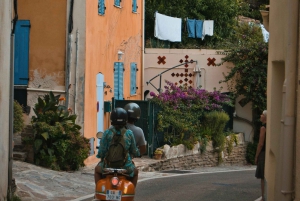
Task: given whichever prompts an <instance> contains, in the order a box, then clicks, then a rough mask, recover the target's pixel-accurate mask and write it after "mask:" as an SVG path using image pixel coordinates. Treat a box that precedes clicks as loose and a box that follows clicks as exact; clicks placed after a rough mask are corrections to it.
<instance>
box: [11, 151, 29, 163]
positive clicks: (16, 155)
mask: <svg viewBox="0 0 300 201" xmlns="http://www.w3.org/2000/svg"><path fill="white" fill-rule="evenodd" d="M26 157H27V153H25V152H17V151H14V152H13V159H14V160H19V161H25V160H26Z"/></svg>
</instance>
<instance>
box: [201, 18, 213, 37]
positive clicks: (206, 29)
mask: <svg viewBox="0 0 300 201" xmlns="http://www.w3.org/2000/svg"><path fill="white" fill-rule="evenodd" d="M205 35H208V36H213V35H214V21H213V20H204V22H203V29H202V40H203V39H204V37H205Z"/></svg>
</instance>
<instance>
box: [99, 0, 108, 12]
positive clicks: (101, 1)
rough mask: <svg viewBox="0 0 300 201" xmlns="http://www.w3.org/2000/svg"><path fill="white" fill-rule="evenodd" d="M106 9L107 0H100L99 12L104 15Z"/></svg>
mask: <svg viewBox="0 0 300 201" xmlns="http://www.w3.org/2000/svg"><path fill="white" fill-rule="evenodd" d="M105 9H106V8H105V0H98V14H99V15H104V14H105Z"/></svg>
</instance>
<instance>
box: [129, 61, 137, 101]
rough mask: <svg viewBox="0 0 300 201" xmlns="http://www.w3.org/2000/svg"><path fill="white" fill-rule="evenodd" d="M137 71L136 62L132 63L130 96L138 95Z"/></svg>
mask: <svg viewBox="0 0 300 201" xmlns="http://www.w3.org/2000/svg"><path fill="white" fill-rule="evenodd" d="M136 71H137V65H136V63H135V62H133V63H130V95H135V94H136V89H137V87H136Z"/></svg>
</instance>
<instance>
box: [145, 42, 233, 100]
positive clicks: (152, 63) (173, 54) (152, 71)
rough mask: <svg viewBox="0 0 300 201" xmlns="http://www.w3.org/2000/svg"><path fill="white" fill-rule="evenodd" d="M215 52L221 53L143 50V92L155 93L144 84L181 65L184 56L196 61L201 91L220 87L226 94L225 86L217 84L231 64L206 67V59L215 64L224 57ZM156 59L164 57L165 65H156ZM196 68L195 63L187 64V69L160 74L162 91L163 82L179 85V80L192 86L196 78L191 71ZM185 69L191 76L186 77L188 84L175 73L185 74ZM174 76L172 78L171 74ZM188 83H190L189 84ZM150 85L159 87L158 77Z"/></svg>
mask: <svg viewBox="0 0 300 201" xmlns="http://www.w3.org/2000/svg"><path fill="white" fill-rule="evenodd" d="M217 52H221V51H219V50H198V49H149V48H146V49H145V63H144V65H145V76H144V86H145V88H144V90H149V91H153V92H155V93H157V91H156V90H155V88H154V87H153V86H151V85H150V84H148V85H147V84H146V82H148V81H149V80H150V79H152V78H153V77H154V76H156V75H158V74H160V73H161V72H163V71H164V70H167V69H169V68H171V67H173V66H176V65H179V64H181V62H180V60H183V62H184V61H185V60H186V58H185V57H186V56H188V58H187V60H188V61H191V60H194V61H197V62H198V65H199V67H200V69H201V85H202V88H203V89H206V90H208V91H213V90H214V88H216V89H217V90H219V89H220V88H221V87H223V89H222V90H221V91H222V92H227V91H228V90H227V84H226V83H222V84H219V81H220V80H222V79H224V76H223V74H222V73H223V72H225V73H226V72H228V69H227V66H232V64H229V63H226V64H224V65H222V66H219V67H216V66H212V65H210V66H209V65H208V62H209V61H208V58H210V59H215V62H214V63H215V64H217V63H220V62H221V58H222V57H224V55H221V54H218V53H217ZM158 57H166V58H165V59H164V61H165V64H163V63H160V64H159V63H158V62H159V59H158ZM195 66H196V63H193V64H190V63H189V64H188V67H187V68H186V67H185V66H184V65H182V66H179V67H177V68H174V69H172V70H170V71H168V72H166V73H164V74H162V82H161V86H162V89H163V86H165V80H168V81H171V82H173V83H175V82H177V83H179V81H180V80H182V81H183V83H188V86H193V87H194V83H195V82H196V80H195V79H196V77H195V76H194V74H193V70H194V68H195ZM185 69H188V72H187V73H188V75H189V74H191V75H192V76H191V77H190V76H188V77H187V78H188V82H185V81H184V79H185V78H186V77H185V76H183V77H181V76H178V77H177V76H176V74H177V73H179V74H181V73H183V74H185V73H186V72H185ZM173 73H174V74H175V76H172V74H173ZM189 81H192V83H191V84H190V83H189ZM151 83H152V84H153V85H154V86H156V87H157V88H158V87H159V77H157V78H155V79H154V80H153V81H151ZM147 97H149V96H147Z"/></svg>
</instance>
